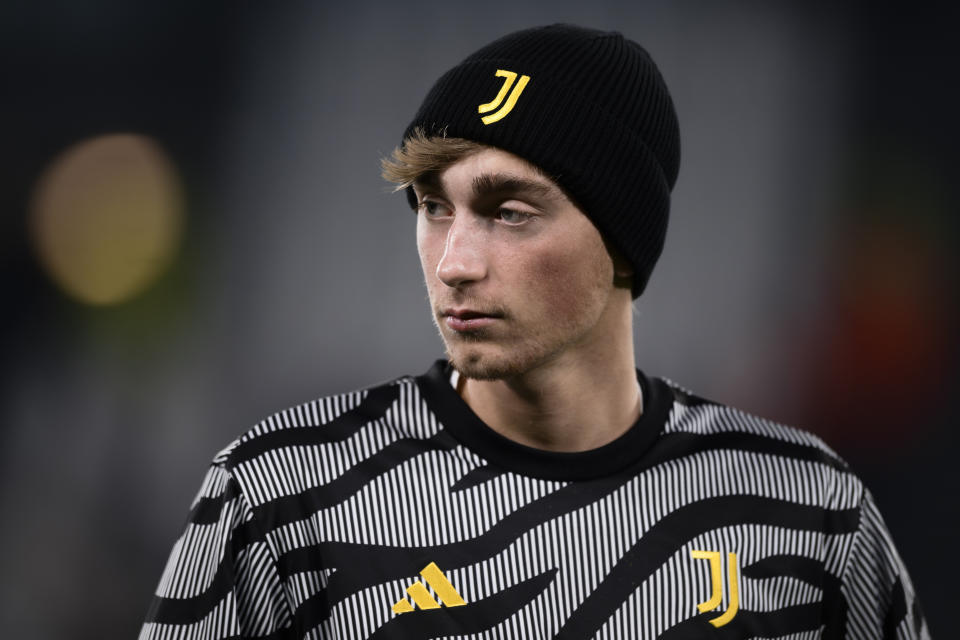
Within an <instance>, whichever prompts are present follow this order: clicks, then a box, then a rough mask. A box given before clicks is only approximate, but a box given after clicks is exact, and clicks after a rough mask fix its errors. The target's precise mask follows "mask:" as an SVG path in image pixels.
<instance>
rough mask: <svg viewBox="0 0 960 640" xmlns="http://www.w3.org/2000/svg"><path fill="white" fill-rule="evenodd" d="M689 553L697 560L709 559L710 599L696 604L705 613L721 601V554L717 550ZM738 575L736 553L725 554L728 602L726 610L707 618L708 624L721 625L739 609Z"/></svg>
mask: <svg viewBox="0 0 960 640" xmlns="http://www.w3.org/2000/svg"><path fill="white" fill-rule="evenodd" d="M690 555H691V556H693V558H695V559H697V560H709V561H710V583H711V585H712V586H711V591H712V593H711V594H710V599H709V600H707V601H706V602H701V603H700V604H698V605H697V609H699V610H700V613H706V612H707V611H713V610H714V609H716V608H717V607H719V606H720V603H721V602H722V601H723V568H722V567H721V558H722V556H721V554H720V552H719V551H696V550H692V551H690ZM738 578H739V576H738V574H737V554H735V553H732V552H731V553H728V554H727V581H728V584H729V586H730V603H729V604H728V605H727V610H726V611H724V612H723V613H722V614H720V615H719V616H717V617H716V618H711V619H710V620H709V622H710V624H712V625H713V626H715V627H722V626H723V625H725V624H727V623H728V622H730V621H731V620H733V616H735V615H737V610H739V609H740V585H739V580H738Z"/></svg>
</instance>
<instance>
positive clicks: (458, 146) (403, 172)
mask: <svg viewBox="0 0 960 640" xmlns="http://www.w3.org/2000/svg"><path fill="white" fill-rule="evenodd" d="M485 148H486V146H485V145H482V144H480V143H479V142H473V141H472V140H465V139H463V138H447V137H446V136H428V135H427V134H426V133H425V132H424V130H423V129H422V128H421V127H417V128H416V129H414V130H413V133H411V134H410V135H409V136H407V138H406V139H405V140H404V141H403V145H401V146H399V147H397V148H396V149H394V150H393V153H391V154H390V157H389V158H383V159H381V160H380V169H381V175H382V176H383V178H384V180H386V181H387V182H392V183H393V184H395V185H396V187H395V188H394V191H402V190H403V189H406V188H407V187H409V186H410V185H412V184H413V182H414V181H415V180H417V179H418V178H420V177H421V176H424V175H426V174H428V173H439V172H441V171H443V170H444V169H446V168H447V167H449V166H451V165H454V164H456V163H457V162H459V161H460V160H463V159H464V158H466V157H467V156H469V155H472V154H474V153H477V152H478V151H482V150H483V149H485Z"/></svg>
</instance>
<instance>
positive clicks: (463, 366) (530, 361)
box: [447, 344, 540, 380]
mask: <svg viewBox="0 0 960 640" xmlns="http://www.w3.org/2000/svg"><path fill="white" fill-rule="evenodd" d="M490 351H493V350H490ZM525 356H526V357H525ZM447 359H448V360H449V361H450V364H451V365H453V368H454V369H456V370H457V371H459V372H460V375H461V376H464V377H466V378H473V379H474V380H503V379H505V378H512V377H515V376H518V375H522V374H524V373H526V372H528V371H530V370H531V369H533V368H535V367H536V366H537V364H538V363H539V361H540V360H539V359H538V358H535V357H530V354H517V353H502V352H496V353H490V352H489V351H488V350H487V349H484V348H483V347H481V346H479V345H476V344H461V345H455V346H453V348H451V346H450V345H449V344H448V345H447Z"/></svg>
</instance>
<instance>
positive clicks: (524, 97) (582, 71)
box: [404, 24, 680, 297]
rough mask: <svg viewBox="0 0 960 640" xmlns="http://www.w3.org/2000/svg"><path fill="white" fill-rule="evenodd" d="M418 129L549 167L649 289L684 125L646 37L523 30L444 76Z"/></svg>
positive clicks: (567, 28) (420, 114)
mask: <svg viewBox="0 0 960 640" xmlns="http://www.w3.org/2000/svg"><path fill="white" fill-rule="evenodd" d="M417 127H420V128H422V129H423V130H424V131H425V132H426V134H427V135H428V136H433V135H443V136H446V137H451V138H465V139H467V140H473V141H475V142H480V143H482V144H486V145H490V146H493V147H499V148H501V149H504V150H506V151H509V152H511V153H513V154H515V155H518V156H520V157H521V158H524V159H525V160H528V161H529V162H532V163H533V164H535V165H537V166H538V167H539V168H540V169H542V170H543V171H544V172H546V173H547V174H548V175H550V176H551V177H553V178H554V179H555V180H556V181H557V183H558V184H559V185H560V186H561V187H563V188H564V189H565V190H566V191H567V192H568V193H569V194H570V195H571V196H572V197H573V199H574V200H575V201H576V203H577V204H578V205H579V206H580V208H581V209H582V210H583V212H584V213H586V214H587V216H589V217H590V219H591V220H592V221H593V223H594V225H595V226H596V227H597V229H599V230H600V232H601V233H602V234H603V235H604V237H606V238H607V240H608V241H609V242H611V243H612V244H613V245H614V246H615V247H616V248H617V249H618V250H619V251H620V252H621V253H622V254H623V255H624V257H626V258H627V260H629V261H630V263H631V264H632V265H633V267H634V272H635V273H634V278H633V295H634V297H636V296H639V295H640V294H641V293H642V292H643V290H644V288H645V287H646V285H647V280H648V279H649V277H650V273H651V272H652V271H653V266H654V264H655V263H656V261H657V258H659V257H660V252H661V251H662V249H663V242H664V238H665V236H666V231H667V218H668V214H669V210H670V191H671V189H672V188H673V185H674V183H675V182H676V179H677V171H678V169H679V164H680V132H679V127H678V125H677V116H676V112H675V111H674V108H673V102H672V101H671V99H670V94H669V93H668V92H667V87H666V84H665V83H664V81H663V78H662V77H661V76H660V72H659V71H658V70H657V67H656V65H655V64H654V63H653V60H651V58H650V55H649V54H648V53H647V52H646V51H645V50H644V49H643V48H642V47H641V46H640V45H638V44H637V43H635V42H632V41H630V40H627V39H626V38H624V37H623V36H622V35H620V34H619V33H616V32H601V31H595V30H592V29H585V28H582V27H577V26H572V25H563V24H557V25H551V26H546V27H537V28H533V29H525V30H523V31H517V32H516V33H511V34H509V35H507V36H504V37H503V38H500V39H499V40H496V41H495V42H492V43H491V44H489V45H487V46H485V47H483V48H482V49H480V50H479V51H477V52H476V53H474V54H472V55H470V56H469V57H467V58H466V59H465V60H464V61H463V62H461V63H460V64H458V65H457V66H456V67H454V68H453V69H451V70H449V71H448V72H446V73H445V74H444V75H443V76H441V78H440V79H439V80H438V81H437V82H436V84H435V85H434V86H433V88H432V89H431V90H430V93H429V94H428V95H427V97H426V99H425V100H424V102H423V104H422V105H421V106H420V109H419V111H417V114H416V116H415V117H414V119H413V121H412V122H411V123H410V125H409V126H408V127H407V130H406V131H405V133H404V139H405V140H406V138H407V137H408V136H410V135H411V133H412V132H413V131H414V129H415V128H417ZM411 195H412V193H411V190H408V197H411ZM412 204H415V200H414V202H413V203H412Z"/></svg>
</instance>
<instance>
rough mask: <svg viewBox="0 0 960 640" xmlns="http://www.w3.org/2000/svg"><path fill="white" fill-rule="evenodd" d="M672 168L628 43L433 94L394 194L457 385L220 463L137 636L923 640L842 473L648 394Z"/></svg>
mask: <svg viewBox="0 0 960 640" xmlns="http://www.w3.org/2000/svg"><path fill="white" fill-rule="evenodd" d="M678 165H679V135H678V127H677V122H676V116H675V114H674V110H673V105H672V103H671V100H670V97H669V94H668V92H667V89H666V86H665V85H664V83H663V80H662V78H661V77H660V74H659V72H658V71H657V69H656V67H655V66H654V64H653V62H652V61H651V59H650V57H649V56H648V55H647V53H646V52H645V51H644V50H643V49H642V48H640V47H639V46H638V45H636V44H635V43H633V42H630V41H629V40H626V39H624V38H623V37H622V36H621V35H619V34H616V33H600V32H595V31H590V30H586V29H581V28H577V27H571V26H564V25H555V26H551V27H544V28H538V29H530V30H526V31H521V32H518V33H514V34H511V35H508V36H506V37H504V38H502V39H500V40H498V41H496V42H494V43H492V44H490V45H488V46H487V47H484V48H483V49H481V50H480V51H478V52H477V53H475V54H473V55H472V56H470V57H468V58H467V59H466V60H464V61H463V62H462V63H460V64H459V65H457V66H456V67H454V68H453V69H452V70H451V71H449V72H448V73H447V74H445V75H444V76H443V77H441V78H440V80H439V81H438V82H437V84H436V85H435V86H434V88H433V89H432V91H431V92H430V94H429V95H428V96H427V98H426V100H425V101H424V103H423V105H422V106H421V108H420V110H419V112H418V113H417V115H416V116H415V118H414V120H413V122H412V123H411V125H410V127H409V128H408V130H407V132H406V134H405V136H404V141H403V145H402V146H401V147H400V148H399V149H397V150H396V151H395V152H394V155H393V157H392V158H391V159H390V160H387V161H385V163H384V174H385V176H386V177H387V178H388V179H390V180H392V181H394V182H396V183H397V184H398V185H399V187H400V188H402V189H406V191H407V195H408V198H409V199H410V201H411V204H412V205H413V206H414V208H415V209H416V211H417V248H418V251H419V254H420V260H421V264H422V266H423V273H424V278H425V280H426V285H427V291H428V293H429V298H430V304H431V306H432V309H433V313H434V317H435V320H436V323H437V326H438V328H439V330H440V334H441V336H442V338H443V341H444V344H445V345H446V349H447V359H445V360H441V361H438V362H437V363H436V364H434V365H433V367H431V368H430V370H429V371H428V372H427V373H425V374H424V375H421V376H418V377H403V378H399V379H397V380H395V381H393V382H391V383H389V384H385V385H381V386H377V387H373V388H369V389H365V390H363V391H359V392H356V393H349V394H345V395H342V396H336V397H331V398H324V399H320V400H317V401H315V402H312V403H308V404H305V405H302V406H299V407H295V408H293V409H290V410H288V411H285V412H282V413H279V414H277V415H275V416H273V417H271V418H268V419H267V420H265V421H264V422H262V423H260V424H259V425H257V426H256V427H255V428H254V429H252V430H251V431H249V432H248V433H247V434H245V435H243V436H241V437H240V438H239V439H238V440H237V441H235V442H234V443H233V444H232V445H230V446H229V447H228V448H227V449H225V450H224V451H223V452H222V453H221V454H219V455H218V456H217V457H216V458H215V459H214V462H213V465H212V467H211V469H210V471H209V474H208V476H207V479H206V481H205V482H204V484H203V487H202V488H201V490H200V494H199V496H198V497H197V500H196V501H195V504H194V507H193V511H192V513H191V516H190V522H189V523H188V525H187V529H186V531H185V533H184V534H183V536H182V537H181V538H180V539H179V540H178V541H177V543H176V546H175V547H174V550H173V554H172V555H171V558H170V561H169V564H168V566H167V569H166V571H165V572H164V574H163V577H162V579H161V582H160V586H159V588H158V591H157V596H156V598H155V600H154V603H153V606H152V607H151V609H150V613H149V617H148V620H147V623H146V624H145V626H144V627H143V631H142V633H141V638H174V637H176V638H235V637H244V638H247V637H269V638H301V637H304V638H440V637H462V638H567V639H573V638H584V639H585V638H594V637H599V638H700V637H703V638H710V637H723V638H752V637H764V638H769V637H790V638H819V637H823V638H839V637H849V638H871V639H873V638H920V637H927V635H928V634H927V630H926V625H925V622H924V620H923V616H922V614H921V612H920V609H919V607H918V605H917V602H916V598H915V595H914V589H913V586H912V584H911V582H910V579H909V577H908V575H907V572H906V570H905V569H904V567H903V564H902V562H901V561H900V559H899V557H898V555H897V552H896V550H895V549H894V547H893V545H892V543H891V541H890V537H889V534H888V532H887V530H886V528H885V526H884V524H883V521H882V519H881V517H880V515H879V514H878V512H877V509H876V507H875V505H874V503H873V500H872V498H871V497H870V494H869V493H868V492H867V491H866V489H865V488H864V487H863V485H862V484H861V482H860V481H859V480H858V479H857V477H856V476H854V475H853V474H852V473H851V472H850V471H849V469H848V468H847V466H846V465H845V464H844V463H843V462H842V461H841V460H840V459H838V457H837V456H836V454H834V453H833V452H832V451H831V450H830V449H829V448H827V447H826V446H825V445H824V444H823V443H822V442H820V441H819V440H818V439H817V438H815V437H813V436H811V435H808V434H806V433H803V432H800V431H797V430H794V429H791V428H789V427H785V426H781V425H778V424H774V423H771V422H768V421H765V420H763V419H760V418H756V417H753V416H750V415H747V414H745V413H742V412H739V411H737V410H734V409H731V408H727V407H724V406H721V405H718V404H715V403H712V402H709V401H707V400H703V399H701V398H698V397H696V396H694V395H691V394H690V393H688V392H685V391H683V390H682V389H680V388H678V387H676V386H673V385H671V384H669V383H667V382H665V381H663V380H660V379H656V378H651V377H647V376H646V375H644V374H642V373H640V372H638V371H637V370H636V369H635V368H634V363H633V342H632V330H631V305H632V300H633V299H634V298H635V297H636V296H638V295H640V293H642V291H643V289H644V287H645V285H646V282H647V279H648V277H649V276H650V272H651V270H652V269H653V265H654V263H655V262H656V260H657V258H658V256H659V254H660V250H661V248H662V246H663V239H664V234H665V231H666V222H667V212H668V203H669V194H670V190H671V188H672V186H673V184H674V181H675V179H676V176H677V170H678Z"/></svg>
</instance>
